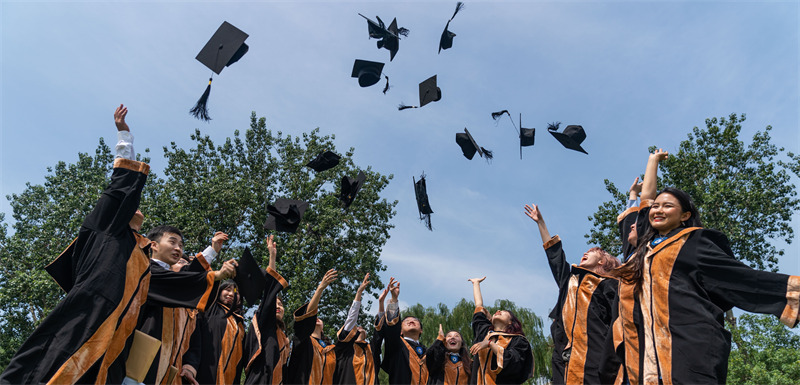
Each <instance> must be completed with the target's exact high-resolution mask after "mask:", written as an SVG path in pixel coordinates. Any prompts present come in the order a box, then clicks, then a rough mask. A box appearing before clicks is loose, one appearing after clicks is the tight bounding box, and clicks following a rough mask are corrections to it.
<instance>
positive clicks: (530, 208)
mask: <svg viewBox="0 0 800 385" xmlns="http://www.w3.org/2000/svg"><path fill="white" fill-rule="evenodd" d="M525 215H527V216H529V217H530V218H531V219H533V221H534V222H536V223H539V221H541V220H543V219H544V217H542V213H541V212H539V206H537V205H525Z"/></svg>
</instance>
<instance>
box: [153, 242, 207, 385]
mask: <svg viewBox="0 0 800 385" xmlns="http://www.w3.org/2000/svg"><path fill="white" fill-rule="evenodd" d="M197 258H203V257H202V256H198V257H197ZM150 273H151V279H150V291H149V292H148V294H147V302H146V303H145V304H144V306H142V311H141V314H140V316H139V326H138V330H140V331H142V332H144V333H146V334H148V335H150V336H152V337H153V338H157V339H158V340H160V341H161V348H160V349H159V352H158V354H156V358H155V359H154V360H153V363H152V365H150V370H149V371H148V372H147V376H145V379H144V383H145V384H171V383H172V382H170V381H169V376H170V374H171V373H173V372H175V371H177V372H180V366H178V365H180V363H181V361H180V359H181V357H182V353H183V352H182V351H181V350H182V349H183V348H184V346H187V347H188V344H189V338H190V337H191V333H190V332H189V333H187V328H188V327H194V319H191V312H190V310H192V309H197V310H198V311H200V312H204V311H205V310H206V308H207V307H208V306H210V305H211V304H212V303H213V301H214V300H215V299H216V298H217V288H218V287H219V285H217V284H216V282H215V281H214V276H215V273H214V272H213V271H210V270H209V271H199V272H196V271H188V270H181V271H172V270H168V269H165V268H163V267H162V266H161V265H159V264H158V263H156V262H155V261H151V262H150ZM175 376H176V377H177V374H176V375H175ZM173 378H174V377H173Z"/></svg>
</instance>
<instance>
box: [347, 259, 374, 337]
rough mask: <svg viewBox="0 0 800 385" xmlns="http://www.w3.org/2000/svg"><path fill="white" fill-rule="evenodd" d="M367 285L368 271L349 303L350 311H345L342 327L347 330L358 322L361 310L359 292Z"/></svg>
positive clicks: (351, 328)
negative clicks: (351, 302) (345, 317)
mask: <svg viewBox="0 0 800 385" xmlns="http://www.w3.org/2000/svg"><path fill="white" fill-rule="evenodd" d="M367 285H369V273H367V274H366V275H365V276H364V281H363V282H361V285H358V289H357V290H356V297H355V298H354V299H353V304H352V305H350V311H348V312H347V319H346V320H345V321H344V326H343V327H342V329H344V330H348V331H349V330H353V328H354V327H356V324H357V323H358V313H359V312H360V311H361V293H363V292H364V289H366V288H367Z"/></svg>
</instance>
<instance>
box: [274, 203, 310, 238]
mask: <svg viewBox="0 0 800 385" xmlns="http://www.w3.org/2000/svg"><path fill="white" fill-rule="evenodd" d="M307 208H308V202H305V201H299V200H293V199H284V198H278V200H276V201H275V204H274V205H267V213H268V214H269V217H267V221H266V222H264V228H265V229H268V230H276V231H281V232H286V233H293V232H295V231H297V227H298V226H299V225H300V220H301V219H303V213H304V212H305V211H306V209H307Z"/></svg>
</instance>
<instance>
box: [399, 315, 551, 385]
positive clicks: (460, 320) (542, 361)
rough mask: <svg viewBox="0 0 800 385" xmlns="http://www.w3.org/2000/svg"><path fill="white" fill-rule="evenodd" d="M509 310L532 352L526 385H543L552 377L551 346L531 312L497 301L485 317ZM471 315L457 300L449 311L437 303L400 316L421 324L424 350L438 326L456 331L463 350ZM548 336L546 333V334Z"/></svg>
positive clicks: (469, 338) (469, 335)
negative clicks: (512, 313) (411, 317)
mask: <svg viewBox="0 0 800 385" xmlns="http://www.w3.org/2000/svg"><path fill="white" fill-rule="evenodd" d="M500 309H503V310H510V311H512V312H514V314H515V315H516V316H517V318H519V320H520V322H522V325H523V331H524V332H525V337H526V338H527V339H528V342H530V343H531V349H532V351H533V358H534V363H535V365H536V367H535V370H534V378H533V379H531V380H529V381H528V382H527V383H529V384H530V383H537V384H539V383H547V382H548V381H549V380H550V378H551V377H552V373H551V368H550V357H551V356H552V355H553V343H552V341H551V340H550V338H549V336H546V335H545V333H544V331H543V327H544V324H543V322H542V319H541V318H540V317H539V316H537V315H536V314H535V313H534V312H533V311H531V310H530V309H527V308H523V307H518V306H517V305H516V304H514V303H513V302H511V301H509V300H504V299H503V300H497V301H495V303H494V305H493V306H489V307H487V310H489V313H494V312H496V311H497V310H500ZM474 311H475V303H474V302H472V301H467V300H466V299H461V301H459V302H458V303H457V304H456V305H455V306H454V307H453V308H452V309H448V308H447V305H445V304H443V303H440V304H438V305H436V306H435V307H424V306H422V305H421V304H416V305H413V306H411V307H409V308H408V309H406V310H404V311H403V314H402V316H403V317H405V316H414V317H417V318H418V319H419V320H420V322H422V336H421V337H420V340H421V342H422V343H423V344H424V345H425V346H431V344H432V343H433V341H434V340H435V339H436V336H438V335H439V324H441V325H442V328H443V329H444V330H445V333H446V332H447V331H448V330H456V331H458V332H459V333H461V335H462V336H463V337H464V343H465V344H466V346H467V347H469V346H472V342H473V338H474V336H473V335H472V314H473V313H474ZM548 335H549V333H548Z"/></svg>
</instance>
